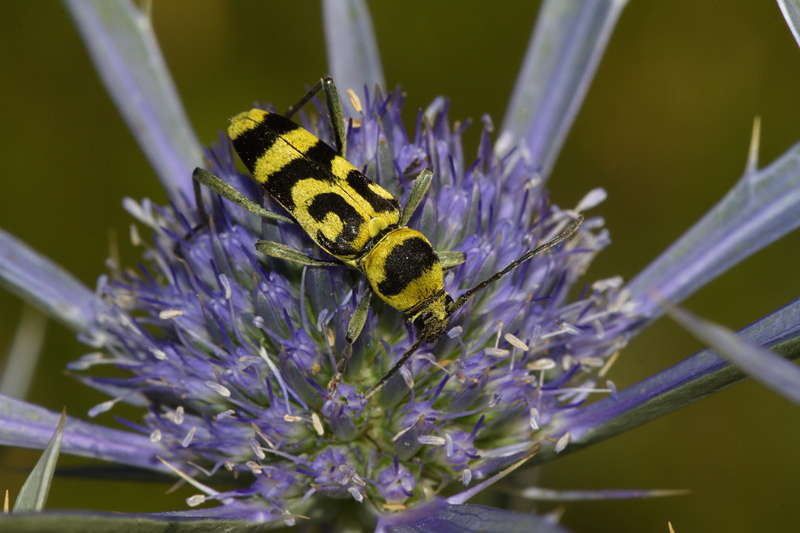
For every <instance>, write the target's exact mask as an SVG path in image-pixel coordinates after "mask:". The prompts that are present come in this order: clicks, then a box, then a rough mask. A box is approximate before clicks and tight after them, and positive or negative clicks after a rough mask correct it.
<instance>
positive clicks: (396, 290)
mask: <svg viewBox="0 0 800 533" xmlns="http://www.w3.org/2000/svg"><path fill="white" fill-rule="evenodd" d="M437 263H439V258H438V257H437V256H436V252H434V250H433V247H432V246H431V244H430V243H429V242H428V241H426V240H425V239H423V238H422V237H411V238H409V239H406V240H405V241H403V243H402V244H399V245H397V246H395V247H394V248H392V251H391V252H389V255H387V256H386V263H385V264H384V266H383V274H384V279H383V281H382V282H380V283H378V291H379V292H380V293H381V294H383V295H385V296H397V295H398V294H400V293H401V292H403V291H404V290H405V289H406V287H408V285H409V283H411V282H412V281H414V280H415V279H417V278H419V277H420V276H421V275H422V274H423V273H424V272H425V271H427V270H430V269H431V268H433V267H435V266H436V265H437Z"/></svg>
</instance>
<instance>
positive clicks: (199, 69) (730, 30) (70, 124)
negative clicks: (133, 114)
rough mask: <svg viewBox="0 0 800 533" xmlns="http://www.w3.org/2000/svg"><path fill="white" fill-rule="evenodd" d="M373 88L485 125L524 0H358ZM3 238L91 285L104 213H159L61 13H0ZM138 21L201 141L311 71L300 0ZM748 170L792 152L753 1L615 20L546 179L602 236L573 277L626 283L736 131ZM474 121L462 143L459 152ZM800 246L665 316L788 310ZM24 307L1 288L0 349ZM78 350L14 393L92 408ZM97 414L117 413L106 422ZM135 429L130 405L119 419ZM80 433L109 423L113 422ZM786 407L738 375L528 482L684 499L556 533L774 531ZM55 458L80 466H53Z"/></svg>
mask: <svg viewBox="0 0 800 533" xmlns="http://www.w3.org/2000/svg"><path fill="white" fill-rule="evenodd" d="M370 7H371V9H372V14H373V19H374V25H375V30H376V34H377V36H378V42H379V46H380V51H381V55H382V58H383V65H384V71H385V74H386V78H387V82H388V84H389V86H390V87H393V86H394V85H395V84H397V83H401V84H402V86H403V89H404V90H405V91H406V92H407V93H408V99H407V107H406V113H405V116H406V117H407V119H408V121H409V123H410V122H411V121H412V120H413V117H414V116H415V110H416V109H417V108H418V107H421V106H425V105H427V104H428V103H429V102H430V101H431V100H432V99H433V98H434V97H435V96H437V95H446V96H448V97H450V98H451V99H452V101H451V113H450V117H451V120H460V119H465V118H467V117H472V118H473V119H476V120H477V119H479V118H480V116H481V115H482V114H483V113H489V114H490V115H491V116H492V117H493V118H494V120H495V123H496V124H499V123H500V121H501V120H502V117H503V113H504V110H505V103H506V101H507V100H508V98H509V95H510V93H511V90H512V86H513V83H514V80H515V76H516V74H517V70H518V67H519V65H520V63H521V61H522V57H523V54H524V51H525V48H526V46H527V43H528V39H529V36H530V32H531V29H532V27H533V22H534V20H535V16H536V12H537V9H538V4H537V3H532V2H524V1H516V2H491V3H488V2H477V1H470V2H464V1H459V2H456V1H443V2H435V3H434V2H403V3H388V2H387V3H378V2H371V5H370ZM0 20H1V21H2V22H1V23H0V28H2V31H0V50H2V52H0V72H2V74H0V76H1V78H0V79H1V80H2V82H0V97H1V98H0V125H2V129H3V132H2V134H0V135H2V142H0V175H1V176H2V177H1V178H0V180H2V195H0V227H2V228H3V229H4V230H6V231H9V232H11V233H12V234H14V235H17V236H18V237H20V238H22V239H24V240H25V241H26V242H28V243H29V244H30V245H31V246H33V247H34V248H35V249H37V250H39V251H41V252H42V253H44V254H45V255H47V256H49V257H50V258H52V259H53V261H55V262H56V263H59V264H61V265H63V266H64V267H65V268H66V269H67V270H69V271H71V272H73V273H74V274H75V275H76V276H77V277H78V278H79V279H80V280H82V281H83V282H84V283H86V284H87V285H88V286H90V287H94V285H95V280H96V279H97V277H98V275H99V274H101V273H103V272H105V267H104V260H105V259H106V257H107V256H108V250H109V231H110V230H111V231H115V232H116V234H117V235H118V236H119V241H120V243H121V255H122V259H123V264H125V265H132V264H134V263H135V262H136V261H137V259H138V252H137V251H135V250H133V249H132V248H131V247H130V245H129V244H128V239H127V235H128V226H129V224H130V223H131V222H132V219H131V217H129V216H128V215H127V214H126V213H125V212H124V211H123V210H122V208H121V205H120V203H121V199H122V198H123V197H124V196H130V197H133V198H136V199H140V198H142V197H150V198H152V199H154V200H156V201H159V202H162V201H164V200H165V195H164V193H163V192H162V190H161V189H160V188H159V185H158V183H157V180H156V178H155V175H154V173H153V172H152V170H151V169H150V167H149V165H148V163H147V161H146V160H145V158H144V157H143V155H142V153H141V152H140V150H139V149H138V147H137V145H136V143H135V141H134V139H133V137H132V136H131V134H130V133H129V132H128V130H127V128H126V127H125V124H124V123H123V121H122V119H121V118H120V115H119V114H118V113H117V111H116V109H115V107H114V105H113V104H112V102H111V100H110V99H109V97H108V96H107V95H106V93H105V90H104V88H103V86H102V84H101V83H100V81H99V79H98V77H97V75H96V73H95V71H94V68H93V66H92V64H91V62H90V61H89V58H88V55H87V54H86V52H85V50H84V47H83V44H82V42H81V40H80V38H79V36H78V34H77V32H76V30H75V29H74V27H73V25H72V22H71V20H70V18H69V16H68V14H67V13H66V10H65V9H64V8H63V7H62V5H61V4H60V3H58V2H54V1H50V2H44V1H37V2H2V3H0ZM154 24H155V27H156V32H157V35H158V38H159V40H160V43H161V46H162V49H163V51H164V55H165V58H166V61H167V64H168V65H169V67H170V69H171V70H172V73H173V76H174V78H175V82H176V84H177V87H178V90H179V92H180V94H181V96H182V98H183V101H184V104H185V106H186V111H187V113H188V116H189V118H190V120H191V121H192V124H193V125H194V127H195V129H196V131H197V134H198V137H199V138H200V140H201V141H202V142H209V141H211V140H214V139H216V136H217V132H218V130H219V129H220V128H224V127H225V125H226V121H227V119H228V117H230V116H231V115H233V114H235V113H237V112H239V111H241V110H243V109H246V108H248V106H250V105H251V103H252V102H253V101H254V100H260V101H271V102H273V103H274V104H275V105H276V107H278V108H284V107H286V106H288V105H290V104H291V103H293V102H294V101H295V100H296V99H297V98H298V97H299V96H300V95H301V94H302V93H303V91H304V87H305V86H306V85H307V84H311V83H313V82H314V80H316V79H318V78H319V77H320V76H321V75H322V74H325V73H326V72H327V71H326V60H325V50H324V44H323V36H322V28H321V18H320V10H319V5H318V4H317V3H311V2H249V1H239V2H235V3H234V2H212V1H201V2H198V1H191V2H190V1H188V0H182V1H176V0H171V1H169V2H156V3H155V6H154ZM756 115H760V116H761V118H762V132H763V133H762V143H761V161H762V166H763V165H765V164H768V163H769V162H771V161H772V160H773V159H774V158H775V157H777V156H779V155H780V154H781V153H783V152H784V151H785V150H787V149H788V148H789V147H790V146H791V145H792V144H793V143H795V142H797V141H798V140H799V139H800V49H798V46H797V44H796V43H795V41H794V39H793V38H792V36H791V34H790V32H789V30H788V28H787V27H786V25H785V23H784V21H783V18H782V16H781V14H780V12H779V10H778V7H777V5H776V4H775V3H774V2H769V1H765V0H751V1H749V2H746V1H739V2H724V3H723V2H714V1H709V0H671V1H662V2H653V1H640V2H632V3H631V4H630V5H629V6H628V8H627V9H626V10H625V11H624V12H623V15H622V18H621V20H620V22H619V24H618V26H617V29H616V32H615V33H614V35H613V37H612V39H611V42H610V45H609V47H608V50H607V52H606V54H605V57H604V59H603V61H602V63H601V65H600V68H599V70H598V73H597V76H596V78H595V80H594V82H593V84H592V86H591V88H590V90H589V93H588V96H587V98H586V102H585V105H584V106H583V108H582V110H581V112H580V114H579V115H578V117H577V121H576V123H575V125H574V127H573V129H572V132H571V133H570V135H569V137H568V139H567V142H566V145H565V147H564V149H563V152H562V154H561V157H560V159H559V162H558V165H557V166H556V168H555V171H554V174H553V176H552V179H551V181H550V184H551V189H552V198H553V200H554V201H555V202H556V203H558V204H560V205H562V206H571V205H575V204H576V203H577V201H578V200H579V199H580V198H581V197H582V196H583V195H584V194H585V193H586V192H587V191H589V190H590V189H592V188H594V187H604V188H605V189H606V190H607V191H608V193H609V198H608V200H607V201H606V202H605V203H604V204H602V205H601V206H600V207H598V208H596V209H595V210H594V211H592V214H602V216H604V217H605V219H606V222H607V226H608V228H609V230H610V231H611V235H612V238H613V244H612V245H611V246H610V247H609V248H608V249H607V250H606V251H605V252H603V253H602V254H601V255H600V256H599V257H598V258H597V260H596V263H595V265H594V266H593V267H592V269H591V270H590V272H589V274H588V277H587V278H586V281H587V282H589V281H591V280H594V279H599V278H605V277H609V276H612V275H616V274H621V275H623V276H624V277H625V278H626V279H630V278H631V277H633V276H634V275H635V274H636V273H637V272H638V271H639V270H640V269H642V268H643V267H645V266H646V265H647V264H648V263H649V262H650V261H651V260H652V259H654V258H655V257H656V256H657V255H658V254H659V253H660V252H661V251H662V250H664V248H665V247H666V246H667V245H669V244H670V243H671V242H672V241H673V240H674V239H676V238H677V237H678V236H680V235H681V234H682V233H683V232H684V231H685V230H686V229H687V228H688V227H689V226H690V225H691V224H692V223H694V222H695V221H696V220H697V219H698V218H699V217H700V216H701V215H702V214H703V213H705V212H706V211H707V210H708V209H709V208H710V207H711V206H712V205H713V204H714V203H716V201H717V200H718V199H719V198H720V197H722V196H723V195H724V194H725V192H726V191H727V190H728V189H729V188H730V187H731V186H732V185H733V184H734V183H735V181H736V180H737V179H738V178H739V176H740V175H741V172H742V170H743V168H744V165H745V159H746V153H747V147H748V143H749V139H750V131H751V125H752V121H753V117H754V116H756ZM478 133H479V131H478V129H477V128H476V127H473V128H471V129H470V130H469V131H468V133H467V135H466V145H467V146H466V153H468V154H470V153H472V154H474V153H475V147H476V145H477V138H478ZM799 264H800V234H798V233H795V234H793V235H790V236H788V237H786V238H784V239H782V240H781V241H779V242H778V243H776V244H773V245H772V246H770V247H769V248H768V249H766V250H764V251H762V252H760V253H759V254H757V255H756V256H755V257H753V258H751V259H749V260H747V261H745V262H744V263H743V264H741V265H739V266H737V267H736V268H735V269H734V270H732V271H731V272H729V273H727V274H725V275H724V276H722V277H721V278H720V279H718V280H716V281H715V282H713V283H712V284H711V285H709V286H707V287H705V288H704V289H702V290H701V291H700V292H699V293H698V294H697V295H696V296H694V297H692V298H691V299H689V300H688V301H687V302H686V304H685V305H686V307H688V308H689V309H690V310H692V311H694V312H696V313H698V314H700V315H703V316H705V317H707V318H710V319H712V320H715V321H717V322H719V323H722V324H724V325H726V326H729V327H731V328H735V329H738V328H741V327H743V326H745V325H747V324H748V323H750V322H752V321H754V320H756V319H758V318H759V317H761V316H763V315H764V314H766V313H767V312H769V311H771V310H773V309H775V308H777V307H779V306H781V305H783V304H785V303H787V302H789V301H790V300H792V299H793V298H795V297H798V296H800V268H798V265H799ZM21 309H22V304H21V302H20V301H19V300H18V299H17V298H16V297H14V296H12V295H10V294H9V293H7V292H5V291H0V353H1V351H3V350H5V348H6V347H7V346H8V345H9V343H10V340H11V337H12V335H13V333H14V330H15V328H16V326H17V323H18V319H19V316H20V312H21ZM699 348H700V345H699V344H697V343H696V342H695V341H693V340H692V339H691V338H689V336H688V335H687V334H686V333H684V332H683V331H682V330H681V329H679V328H678V327H676V326H675V325H673V324H672V323H669V322H667V321H666V320H664V321H662V322H660V323H658V324H657V325H655V326H654V327H651V328H650V329H649V330H648V331H647V332H645V333H644V334H642V335H641V336H639V337H638V338H636V339H635V340H634V341H633V342H632V343H631V344H630V345H629V346H628V348H627V349H626V350H625V351H624V352H623V357H622V358H621V359H620V360H619V361H618V362H617V364H616V366H615V367H614V370H613V372H612V375H611V378H612V379H613V380H614V381H615V382H616V384H617V386H618V387H619V388H623V387H626V386H629V385H631V384H633V383H635V382H637V381H638V380H640V379H642V378H644V377H647V376H649V375H651V374H653V373H655V372H657V371H659V370H662V369H664V368H666V367H668V366H669V365H672V364H674V363H676V362H678V361H680V360H681V359H683V358H684V357H686V356H687V355H689V354H691V353H693V352H694V351H695V350H697V349H699ZM88 351H90V350H89V349H88V348H86V347H84V346H82V345H81V344H80V343H79V342H78V341H77V340H76V339H75V335H74V334H73V333H72V332H70V331H69V330H67V329H66V328H64V327H63V326H60V325H58V324H55V323H51V324H50V327H49V330H48V332H47V340H46V342H45V346H44V355H43V358H42V363H41V365H40V367H39V369H38V371H37V374H36V378H35V381H34V384H33V392H32V393H31V395H30V400H32V401H34V402H37V403H40V404H43V405H45V406H47V407H50V408H52V409H56V410H59V409H61V407H62V406H64V405H67V406H68V409H69V412H70V413H71V414H73V415H76V416H80V417H85V413H86V411H87V410H88V409H89V408H90V407H91V406H93V405H95V404H97V403H99V402H101V401H103V400H105V399H106V398H105V397H103V396H101V395H100V394H98V393H94V392H92V391H88V390H87V389H85V388H84V387H82V386H81V385H79V384H78V383H77V382H75V381H74V380H72V379H71V378H69V377H66V376H64V374H63V368H64V366H65V364H66V363H67V362H68V361H71V360H74V359H76V358H78V357H79V356H80V355H81V354H83V353H85V352H88ZM115 412H116V410H115ZM121 412H123V413H124V414H125V415H127V416H131V417H133V416H135V415H136V413H135V412H134V411H124V410H123V411H121ZM97 421H98V422H101V423H107V424H110V425H115V422H114V421H113V419H112V415H111V414H105V415H101V416H100V417H98V420H97ZM799 442H800V410H798V409H797V408H796V407H794V406H792V405H790V404H789V403H788V402H786V401H785V400H783V399H780V398H778V397H776V396H775V395H774V394H772V393H771V392H769V391H767V390H765V389H764V388H763V387H761V386H760V385H756V384H753V383H747V384H744V385H740V386H737V387H734V388H733V389H730V390H728V391H725V392H723V393H721V394H718V395H715V396H714V397H711V398H707V399H705V400H702V401H700V402H698V403H696V404H694V405H692V406H690V407H688V408H685V409H683V410H681V411H679V412H676V413H674V414H672V415H670V416H668V417H666V418H664V419H662V420H659V421H657V422H653V423H650V424H648V425H646V426H644V427H642V428H639V429H637V430H635V431H632V432H630V433H628V434H626V435H623V436H620V437H617V438H614V439H612V440H610V441H607V442H605V443H603V444H600V445H597V446H594V447H593V448H592V449H589V450H585V451H582V452H580V453H577V454H574V455H569V456H567V457H564V458H563V459H561V460H559V461H556V462H554V463H551V464H550V465H549V466H548V467H547V469H546V471H545V473H544V476H543V478H542V483H543V484H544V486H547V487H552V488H564V489H567V488H569V489H601V488H643V489H649V488H688V489H691V490H692V493H691V494H690V495H688V496H681V497H676V498H668V499H657V500H645V501H624V502H607V503H586V504H572V505H570V506H569V507H568V508H567V511H566V514H565V515H564V519H563V521H564V523H565V524H566V525H567V526H569V527H570V528H572V529H574V530H575V531H580V532H589V531H592V532H594V531H637V532H639V531H647V532H649V531H653V532H661V531H667V521H668V520H670V521H672V524H673V526H674V527H675V529H676V531H677V532H678V533H683V532H689V531H691V532H694V533H697V532H707V531H727V532H729V533H732V532H736V531H748V532H751V531H791V530H796V528H797V524H798V522H800V505H798V498H799V497H800V453H799V452H798V449H800V447H798V443H799ZM36 456H37V454H35V453H33V452H30V451H20V450H3V452H2V462H3V464H4V465H7V466H4V467H3V468H2V470H0V488H10V489H11V491H12V495H14V494H16V492H17V491H18V489H19V486H20V484H21V483H22V480H23V477H22V475H21V473H20V472H19V471H17V468H18V467H26V466H28V465H32V464H33V462H34V461H35V457H36ZM63 463H64V464H65V465H74V464H82V462H81V461H76V460H74V459H66V458H65V459H64V460H63ZM98 483H99V482H97V481H90V480H71V479H59V480H58V481H57V482H56V484H55V486H54V488H53V491H52V494H51V497H50V501H49V502H48V507H49V508H92V509H107V510H118V511H124V510H146V511H155V510H168V509H176V508H182V506H183V505H184V504H183V499H184V498H185V497H186V496H187V495H189V494H191V493H192V492H188V493H186V492H179V493H178V494H173V495H165V494H164V491H165V490H166V488H167V487H168V485H167V484H164V485H158V486H154V485H152V484H143V483H142V484H139V483H123V482H113V483H108V486H107V487H106V488H103V489H102V490H101V489H100V485H99V484H98Z"/></svg>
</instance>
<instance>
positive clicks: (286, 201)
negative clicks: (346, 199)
mask: <svg viewBox="0 0 800 533" xmlns="http://www.w3.org/2000/svg"><path fill="white" fill-rule="evenodd" d="M321 142H322V141H320V143H321ZM307 179H313V180H317V181H321V182H324V183H328V184H331V183H336V177H335V176H334V175H333V174H332V173H331V171H330V165H329V166H328V169H324V168H322V167H321V166H320V165H318V164H315V163H314V161H311V160H310V159H308V158H306V157H301V156H299V155H298V157H296V158H295V159H292V160H291V161H289V162H288V163H287V164H285V165H284V166H283V168H281V169H280V170H278V171H277V172H273V173H272V174H270V175H269V177H268V178H267V183H262V185H263V186H264V189H266V190H267V192H268V193H269V194H270V196H272V197H273V198H275V200H277V201H278V203H279V204H281V205H282V206H283V207H285V208H286V209H287V210H288V211H289V212H291V211H293V210H294V209H295V205H294V200H293V199H292V189H294V186H295V185H297V182H298V181H300V180H307Z"/></svg>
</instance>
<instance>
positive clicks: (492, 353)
mask: <svg viewBox="0 0 800 533" xmlns="http://www.w3.org/2000/svg"><path fill="white" fill-rule="evenodd" d="M483 353H485V354H486V355H488V356H489V357H505V356H507V355H508V354H510V353H511V352H510V351H509V350H503V349H501V348H492V347H491V346H489V347H488V348H484V349H483Z"/></svg>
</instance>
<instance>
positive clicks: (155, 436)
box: [150, 429, 161, 442]
mask: <svg viewBox="0 0 800 533" xmlns="http://www.w3.org/2000/svg"><path fill="white" fill-rule="evenodd" d="M150 442H161V430H160V429H154V430H153V432H152V433H150Z"/></svg>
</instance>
